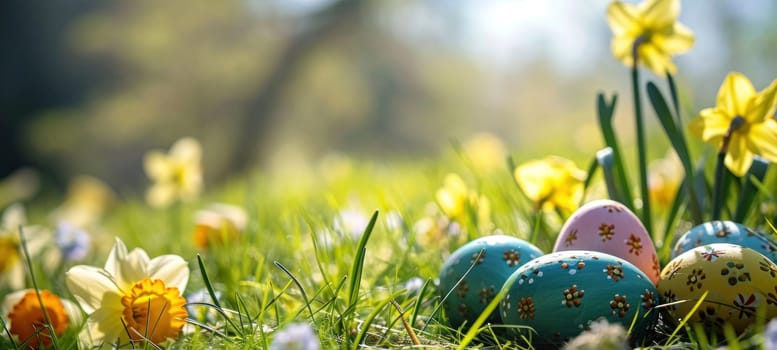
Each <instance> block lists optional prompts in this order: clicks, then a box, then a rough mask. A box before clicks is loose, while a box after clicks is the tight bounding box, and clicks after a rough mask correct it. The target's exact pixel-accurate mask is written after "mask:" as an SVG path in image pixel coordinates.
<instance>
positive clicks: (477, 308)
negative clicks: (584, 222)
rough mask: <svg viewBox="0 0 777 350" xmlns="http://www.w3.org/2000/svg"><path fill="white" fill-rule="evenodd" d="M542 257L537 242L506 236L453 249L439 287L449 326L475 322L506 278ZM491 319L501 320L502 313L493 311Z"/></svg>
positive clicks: (488, 237) (444, 265) (442, 272)
mask: <svg viewBox="0 0 777 350" xmlns="http://www.w3.org/2000/svg"><path fill="white" fill-rule="evenodd" d="M540 256H542V251H540V250H539V249H538V248H537V247H535V246H534V245H532V244H530V243H529V242H526V241H524V240H522V239H519V238H516V237H512V236H507V235H493V236H485V237H481V238H478V239H476V240H473V241H471V242H469V243H467V244H465V245H463V246H462V247H461V248H459V249H457V250H456V251H455V252H453V254H451V256H450V257H449V258H448V259H447V260H446V262H445V264H443V266H442V269H441V271H440V286H439V290H438V291H439V295H440V298H442V300H443V302H442V305H443V308H444V309H445V313H446V315H447V318H448V323H449V325H450V326H451V327H453V328H459V327H460V326H462V325H465V324H466V325H469V324H472V322H474V321H475V319H477V317H478V316H480V314H481V313H482V312H483V310H484V309H485V307H486V306H487V305H488V303H490V302H491V300H493V299H494V297H495V296H496V294H497V293H498V292H499V289H500V288H501V287H502V285H503V284H504V282H505V280H507V278H508V277H510V275H511V274H512V273H513V272H514V271H515V270H517V269H518V268H519V267H520V266H521V265H523V264H525V263H526V262H528V261H530V260H532V259H534V258H537V257H540ZM470 267H471V268H472V269H471V270H470V271H469V273H467V271H468V270H469V269H470ZM462 277H463V279H462ZM459 280H461V281H459ZM488 322H492V323H498V322H500V319H499V314H498V313H497V312H494V313H493V314H492V315H490V317H489V319H488Z"/></svg>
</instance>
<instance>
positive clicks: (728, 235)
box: [672, 220, 777, 263]
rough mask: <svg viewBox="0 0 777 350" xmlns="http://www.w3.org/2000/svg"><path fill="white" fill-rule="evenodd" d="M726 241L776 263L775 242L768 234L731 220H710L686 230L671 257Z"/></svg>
mask: <svg viewBox="0 0 777 350" xmlns="http://www.w3.org/2000/svg"><path fill="white" fill-rule="evenodd" d="M713 243H728V244H736V245H738V246H742V247H746V248H750V249H752V250H755V251H756V252H758V253H761V254H762V255H763V256H765V257H767V258H769V260H771V261H772V262H773V263H777V242H776V241H775V240H774V239H773V238H772V237H771V236H770V235H768V234H766V233H763V232H757V231H755V230H753V229H751V228H749V227H747V226H745V225H742V224H739V223H736V222H733V221H722V220H718V221H710V222H705V223H703V224H701V225H698V226H695V227H694V228H692V229H690V230H688V232H686V233H684V234H683V235H682V236H680V238H679V239H678V240H677V243H676V244H675V246H674V249H672V259H674V258H676V257H677V256H679V255H680V254H682V253H684V252H687V251H689V250H692V249H694V248H696V247H701V246H705V245H708V244H713Z"/></svg>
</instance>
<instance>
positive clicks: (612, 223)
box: [553, 199, 660, 284]
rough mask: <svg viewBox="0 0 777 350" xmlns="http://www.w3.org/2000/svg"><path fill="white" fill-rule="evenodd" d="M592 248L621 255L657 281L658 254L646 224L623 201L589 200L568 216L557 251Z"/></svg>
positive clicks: (658, 271) (557, 241) (558, 239)
mask: <svg viewBox="0 0 777 350" xmlns="http://www.w3.org/2000/svg"><path fill="white" fill-rule="evenodd" d="M565 250H592V251H597V252H602V253H607V254H610V255H614V256H617V257H619V258H622V259H624V260H626V261H628V262H630V263H632V264H634V266H636V267H637V268H639V269H640V270H642V272H644V273H645V275H647V276H648V278H650V280H651V281H652V282H653V284H656V283H658V277H659V275H660V267H659V263H658V255H657V254H656V248H655V246H654V245H653V240H652V239H651V238H650V235H649V234H648V232H647V230H646V229H645V226H644V225H642V222H640V221H639V218H637V216H636V215H634V213H632V212H631V210H629V209H628V208H626V206H624V205H623V204H621V203H619V202H616V201H613V200H609V199H600V200H595V201H592V202H589V203H587V204H585V205H583V206H582V207H580V208H579V209H577V210H576V211H575V212H574V213H573V214H572V216H570V217H569V219H568V220H567V222H566V223H564V226H563V227H562V228H561V233H560V234H559V235H558V238H556V244H555V246H554V247H553V251H554V252H558V251H565Z"/></svg>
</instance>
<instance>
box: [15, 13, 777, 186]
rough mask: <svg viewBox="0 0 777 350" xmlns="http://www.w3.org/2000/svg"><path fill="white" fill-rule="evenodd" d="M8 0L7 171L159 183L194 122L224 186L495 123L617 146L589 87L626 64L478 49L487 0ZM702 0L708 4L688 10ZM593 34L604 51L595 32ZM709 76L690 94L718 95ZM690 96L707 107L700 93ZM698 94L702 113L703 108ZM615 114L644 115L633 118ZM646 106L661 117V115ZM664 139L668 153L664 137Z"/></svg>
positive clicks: (762, 36) (730, 26)
mask: <svg viewBox="0 0 777 350" xmlns="http://www.w3.org/2000/svg"><path fill="white" fill-rule="evenodd" d="M2 6H4V7H6V8H7V11H5V12H4V15H2V17H3V19H8V20H9V21H0V22H2V23H4V24H3V27H4V28H5V29H6V30H3V34H2V38H3V41H2V43H3V45H4V46H5V47H12V45H14V44H20V45H21V46H20V50H19V51H18V52H16V51H9V52H11V53H9V54H4V55H1V56H2V61H0V62H2V67H4V69H3V72H4V74H3V79H2V80H3V81H0V91H1V92H3V94H0V111H2V118H0V126H2V127H0V132H1V133H2V135H0V136H3V137H2V139H3V141H2V142H3V144H4V148H5V149H8V150H10V152H4V153H5V154H4V156H3V158H0V177H5V176H6V175H8V174H10V173H11V171H13V170H14V169H15V168H18V167H20V166H25V165H26V166H33V167H35V168H37V169H42V170H43V171H44V174H45V175H46V177H44V179H45V178H47V177H51V176H53V177H54V179H55V180H56V181H57V183H58V184H60V185H64V183H65V182H66V181H67V179H69V178H72V177H75V176H77V175H80V174H89V175H94V176H97V177H99V178H101V179H105V180H106V181H107V182H108V183H109V184H110V185H112V186H117V187H121V188H131V189H132V191H133V192H138V188H139V187H140V186H141V185H143V184H145V183H146V181H147V179H146V178H145V177H144V175H143V174H142V172H140V171H138V169H141V166H140V165H141V164H142V155H143V153H144V152H145V151H146V150H147V149H150V148H162V147H167V146H168V145H170V144H171V143H172V142H173V141H174V140H176V139H178V138H180V137H183V136H192V137H195V138H197V139H198V140H200V141H201V142H202V144H203V148H204V149H205V152H204V154H203V157H204V159H203V162H204V168H205V169H207V172H206V174H205V178H206V179H207V180H209V181H208V182H209V183H218V182H221V181H224V180H227V179H228V178H229V177H230V176H232V175H233V174H236V173H241V172H245V171H246V170H249V169H251V168H253V167H254V166H263V167H267V168H270V169H274V170H273V171H278V172H289V171H295V169H299V168H300V165H299V164H300V163H303V164H304V163H309V162H311V161H312V160H314V159H318V158H320V157H323V156H325V155H327V154H329V153H331V152H343V153H348V154H353V155H356V156H357V157H362V158H385V157H393V158H406V157H408V155H413V156H422V157H423V156H429V157H432V156H434V155H435V154H437V153H438V152H439V151H440V150H441V149H444V148H446V147H448V145H449V143H450V141H451V140H461V139H464V138H467V137H469V136H470V135H472V134H475V133H476V132H480V131H488V132H491V133H494V134H495V135H497V136H498V137H500V138H502V139H503V140H505V142H506V146H507V148H508V149H511V150H518V152H516V153H517V155H516V161H523V160H526V159H531V158H537V157H541V156H544V155H545V154H548V153H555V154H560V155H564V156H567V157H569V158H571V159H573V160H576V161H578V162H580V163H582V162H587V161H589V160H590V159H588V158H589V157H590V155H591V154H593V153H594V152H595V150H597V149H599V148H600V147H601V146H602V145H601V143H600V140H599V136H600V135H599V132H598V130H597V127H596V123H595V118H594V114H593V106H594V102H595V101H594V99H593V98H592V97H591V96H594V95H595V92H596V91H597V90H598V89H599V88H600V87H602V86H607V87H612V88H613V89H619V90H622V89H623V87H625V85H626V83H627V82H626V81H625V80H623V79H621V78H622V74H621V73H623V72H622V71H620V70H618V71H615V70H614V69H613V68H608V67H612V66H616V67H617V65H602V66H601V67H600V66H594V67H582V68H581V67H573V68H571V69H572V70H575V69H577V71H576V73H575V74H568V73H567V72H568V71H569V70H570V68H569V67H565V68H564V69H561V68H559V67H558V63H554V62H552V61H550V60H549V59H548V57H549V56H550V55H552V54H554V52H551V51H548V50H547V49H543V50H536V52H535V51H532V52H527V51H516V52H514V53H512V54H511V55H512V56H514V57H515V63H514V64H503V65H491V64H490V63H489V61H488V60H487V59H484V57H483V56H485V55H488V54H489V53H487V52H483V53H472V52H471V51H469V50H471V46H472V45H470V44H471V42H470V43H469V44H468V41H467V40H469V41H474V42H479V41H480V40H483V41H488V40H489V38H487V37H485V38H482V39H480V38H475V39H471V38H469V39H468V35H472V34H471V31H468V30H467V29H466V28H467V26H468V25H471V24H470V23H468V21H470V20H471V18H470V17H471V15H470V14H469V13H468V12H470V11H472V10H474V9H477V6H474V5H467V4H462V3H458V2H455V3H448V2H444V1H434V0H429V1H423V2H408V1H392V2H362V1H353V0H337V1H335V0H333V1H314V2H285V1H252V0H226V1H219V2H212V1H205V0H193V1H185V2H184V1H181V0H173V1H165V2H156V1H150V0H141V1H133V2H129V3H124V2H110V3H101V4H93V3H88V2H72V3H69V4H68V5H65V4H58V5H54V4H48V3H45V2H42V1H10V2H5V3H4V5H2ZM575 6H579V5H575ZM601 6H602V8H604V4H602V5H601ZM730 6H731V5H730V4H726V3H722V4H716V5H714V6H711V7H709V8H707V9H705V10H704V11H713V13H714V14H715V16H711V17H710V18H709V20H710V22H711V23H716V24H720V25H722V26H723V27H722V28H724V29H720V30H731V31H732V32H738V31H742V30H745V29H742V28H741V27H742V25H741V24H742V22H743V21H745V20H746V19H747V18H749V17H748V16H749V15H748V14H747V13H745V12H730V11H727V10H726V9H727V8H728V7H730ZM693 11H696V12H699V11H697V10H694V9H692V8H689V9H688V11H686V12H690V13H693ZM595 12H596V13H599V12H600V11H595ZM702 12H703V11H702ZM704 13H706V12H704ZM544 15H548V14H544ZM560 15H563V13H562V14H560ZM23 19H30V22H29V23H30V28H29V29H27V30H24V31H15V30H13V28H14V23H16V24H18V23H19V21H21V20H23ZM548 20H553V18H548ZM585 23H586V22H584V21H582V20H581V22H579V23H578V22H575V23H569V25H568V27H563V28H562V29H563V30H564V31H568V30H575V27H576V26H580V25H585ZM770 23H771V22H768V21H767V22H763V21H762V22H758V23H755V24H753V25H752V26H749V27H747V28H748V29H747V30H753V28H762V29H764V28H767V29H768V27H769V26H773V25H774V24H773V23H771V24H770ZM600 25H601V28H600V29H599V32H601V33H602V38H606V37H607V35H606V34H605V33H606V28H605V24H603V23H600ZM769 33H773V31H771V32H770V31H768V30H766V31H758V32H757V33H754V34H753V35H750V36H747V37H748V38H749V39H748V40H745V41H738V40H735V38H740V37H742V36H741V35H733V34H732V35H731V37H726V39H725V40H726V42H727V43H728V44H729V46H730V47H731V48H732V50H731V51H732V52H730V53H726V54H725V55H722V56H720V57H723V58H722V59H728V60H735V59H737V58H742V57H740V56H741V54H740V53H739V52H740V51H739V50H733V48H737V47H740V46H742V47H743V48H746V49H747V50H743V51H742V52H752V50H750V49H751V48H752V46H757V48H758V50H757V51H758V53H759V54H758V55H756V56H758V57H770V56H769V55H768V54H767V53H765V52H762V51H768V52H772V51H773V50H774V46H768V45H761V46H759V43H768V42H770V40H771V41H773V40H774V37H775V36H774V35H772V34H769ZM531 34H532V35H539V33H531ZM537 38H538V39H537V42H538V43H539V42H541V41H542V40H543V39H542V38H541V37H539V36H538V37H537ZM701 44H703V43H700V45H701ZM744 46H746V47H744ZM590 49H591V50H596V49H598V46H596V41H594V42H592V43H591V48H590ZM601 51H602V55H604V57H606V55H607V52H606V50H604V49H603V50H601ZM571 54H574V53H571ZM580 54H581V55H590V54H591V53H590V52H581V53H580ZM602 59H604V58H602ZM607 59H611V58H607ZM742 59H744V58H742ZM754 59H755V58H752V57H751V58H748V62H750V63H752V64H751V66H753V67H762V68H763V65H762V64H760V65H759V63H758V62H760V61H758V62H756V61H753V60H754ZM581 62H583V63H581V64H585V63H584V62H585V61H584V60H583V61H581ZM680 64H681V65H682V64H683V62H680ZM589 65H590V64H589ZM613 73H616V74H613ZM749 75H754V74H749ZM772 75H773V74H771V75H769V76H772ZM702 78H704V79H709V80H710V81H712V82H716V83H717V81H719V79H718V77H715V76H710V75H709V74H705V75H704V76H703V77H702ZM699 79H701V78H698V77H693V76H692V75H691V78H689V80H688V81H681V82H679V83H680V85H681V88H682V87H684V86H688V85H689V84H691V83H695V82H697V81H699ZM755 80H757V79H755ZM754 83H756V84H758V83H760V82H759V81H754ZM704 86H706V85H701V87H700V89H699V91H696V90H694V91H693V93H694V94H697V95H698V96H713V95H711V94H709V93H707V92H706V91H704ZM688 94H690V92H689V93H688ZM704 98H705V99H706V98H707V97H704ZM687 100H688V101H691V103H692V104H697V102H696V101H693V98H692V96H691V97H690V98H688V99H687ZM704 102H706V101H700V102H699V103H700V105H703V103H704ZM624 103H627V101H624ZM686 107H687V110H688V111H689V115H690V114H691V112H690V111H693V110H695V107H694V106H686ZM616 113H623V112H622V111H616ZM616 119H621V120H619V121H617V122H616V123H617V124H621V126H619V127H623V128H624V130H630V129H632V128H631V127H630V126H629V125H628V123H629V122H628V119H629V118H618V117H617V116H616ZM648 119H649V123H648V126H649V128H650V130H652V131H655V130H657V128H656V123H655V121H654V120H653V119H652V117H651V118H648ZM538 121H539V122H538ZM622 124H626V125H622ZM559 135H563V136H562V137H559ZM629 137H630V136H629V135H626V136H625V139H628V138H629ZM624 146H625V147H629V146H630V145H628V144H626V145H624ZM651 147H654V148H655V153H654V154H663V152H664V151H665V149H666V148H667V145H666V144H665V143H651Z"/></svg>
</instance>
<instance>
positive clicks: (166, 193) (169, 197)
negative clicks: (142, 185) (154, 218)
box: [146, 183, 176, 208]
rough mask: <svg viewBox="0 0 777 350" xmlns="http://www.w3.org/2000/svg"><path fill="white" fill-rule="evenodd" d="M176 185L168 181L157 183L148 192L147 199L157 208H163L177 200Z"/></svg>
mask: <svg viewBox="0 0 777 350" xmlns="http://www.w3.org/2000/svg"><path fill="white" fill-rule="evenodd" d="M175 195H176V190H175V186H174V185H172V184H168V183H157V184H154V185H153V186H151V188H149V189H148V192H146V201H147V202H148V204H149V205H151V206H152V207H155V208H163V207H166V206H168V205H170V204H172V203H173V202H174V201H175Z"/></svg>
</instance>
